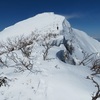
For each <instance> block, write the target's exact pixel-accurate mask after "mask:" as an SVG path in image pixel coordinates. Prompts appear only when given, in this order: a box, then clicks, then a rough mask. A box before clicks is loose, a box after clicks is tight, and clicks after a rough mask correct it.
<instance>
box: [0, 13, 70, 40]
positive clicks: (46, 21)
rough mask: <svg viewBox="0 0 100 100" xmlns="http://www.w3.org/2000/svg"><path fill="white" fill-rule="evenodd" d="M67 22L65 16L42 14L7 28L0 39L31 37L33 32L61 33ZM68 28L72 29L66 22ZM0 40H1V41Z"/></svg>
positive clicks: (0, 35) (1, 33)
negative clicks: (64, 22)
mask: <svg viewBox="0 0 100 100" xmlns="http://www.w3.org/2000/svg"><path fill="white" fill-rule="evenodd" d="M64 20H65V18H64V17H63V16H60V15H57V14H54V13H42V14H38V15H36V16H34V17H32V18H29V19H26V20H23V21H20V22H18V23H16V24H15V25H12V26H10V27H7V28H5V29H4V30H3V31H2V32H0V38H1V39H5V38H7V37H12V36H17V35H22V34H24V35H29V34H30V33H32V32H35V33H38V34H46V33H51V32H52V33H59V31H61V30H62V29H63V26H62V23H63V21H64ZM66 26H67V27H70V24H69V22H66ZM1 39H0V40H1Z"/></svg>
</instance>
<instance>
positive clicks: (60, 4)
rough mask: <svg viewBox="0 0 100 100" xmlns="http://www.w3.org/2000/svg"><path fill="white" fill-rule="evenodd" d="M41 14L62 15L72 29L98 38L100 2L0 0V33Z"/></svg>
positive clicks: (97, 0)
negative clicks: (52, 13)
mask: <svg viewBox="0 0 100 100" xmlns="http://www.w3.org/2000/svg"><path fill="white" fill-rule="evenodd" d="M43 12H54V13H56V14H60V15H64V16H65V17H66V18H67V19H68V21H69V22H70V24H71V25H72V27H74V28H77V29H80V30H82V31H85V32H86V33H87V34H89V35H90V36H93V37H96V38H100V0H0V31H2V30H3V29H4V28H6V27H8V26H11V25H13V24H15V23H17V22H19V21H21V20H25V19H27V18H30V17H32V16H35V15H36V14H39V13H43Z"/></svg>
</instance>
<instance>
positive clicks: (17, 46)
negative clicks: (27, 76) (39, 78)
mask: <svg viewBox="0 0 100 100" xmlns="http://www.w3.org/2000/svg"><path fill="white" fill-rule="evenodd" d="M37 38H38V35H36V34H34V33H32V34H31V35H29V36H26V37H25V36H23V35H22V36H19V37H15V38H13V39H10V38H9V39H7V42H1V43H0V66H3V67H4V66H6V67H11V66H14V67H16V68H17V69H19V70H20V71H23V70H25V69H27V70H31V69H32V67H33V60H34V59H33V58H32V55H31V54H32V50H33V46H34V43H35V42H36V41H37Z"/></svg>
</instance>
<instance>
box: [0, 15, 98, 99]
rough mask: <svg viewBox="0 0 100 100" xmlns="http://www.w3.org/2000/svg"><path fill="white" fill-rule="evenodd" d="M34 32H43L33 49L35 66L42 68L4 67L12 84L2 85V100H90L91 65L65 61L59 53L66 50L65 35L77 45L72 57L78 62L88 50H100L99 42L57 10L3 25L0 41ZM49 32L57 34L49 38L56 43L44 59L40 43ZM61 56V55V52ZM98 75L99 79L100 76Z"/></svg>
mask: <svg viewBox="0 0 100 100" xmlns="http://www.w3.org/2000/svg"><path fill="white" fill-rule="evenodd" d="M32 32H34V33H35V34H38V35H39V36H40V37H39V39H40V42H38V43H35V47H34V48H33V49H34V50H33V52H32V55H34V57H35V59H34V65H33V70H34V69H36V70H38V71H39V72H36V73H32V72H30V71H28V70H25V71H24V72H20V73H15V72H14V71H15V68H14V67H9V68H6V67H3V68H2V67H1V69H0V76H6V77H8V78H9V79H10V80H8V85H9V86H6V87H5V86H1V87H0V100H91V96H92V93H93V92H95V91H96V88H95V87H94V84H93V83H92V82H91V81H90V80H87V79H86V77H87V76H91V73H92V71H91V70H90V68H89V67H87V66H82V65H81V66H78V65H76V66H75V65H70V64H68V63H65V62H62V61H61V60H60V59H59V57H58V56H57V53H58V52H60V51H65V50H66V48H65V46H64V39H65V41H66V40H71V41H72V45H73V47H74V52H73V54H72V55H71V57H72V58H73V59H74V60H76V62H77V61H81V60H82V59H83V57H84V54H83V52H85V53H87V54H91V53H96V52H99V51H100V42H98V41H97V40H95V39H93V38H92V37H90V36H88V35H87V34H86V33H85V32H82V31H80V30H77V29H74V28H72V27H71V25H70V23H69V22H68V21H67V20H66V19H65V17H63V16H61V15H57V14H54V13H42V14H38V15H36V16H34V17H32V18H29V19H26V20H24V21H21V22H18V23H16V24H15V25H12V26H10V27H8V28H6V29H4V30H3V31H2V32H0V41H6V40H7V38H12V37H13V38H15V37H16V36H20V35H23V34H24V35H25V36H28V35H30V34H31V33H32ZM48 33H52V34H57V35H58V36H57V37H56V38H50V40H48V38H47V41H49V42H51V44H53V47H52V48H50V50H49V52H48V56H47V58H48V60H45V61H44V60H43V50H44V47H43V46H41V45H40V44H41V43H43V42H44V41H42V38H43V36H45V35H46V34H48ZM15 52H16V53H17V51H15ZM19 55H20V54H19ZM59 56H60V57H61V56H62V55H61V53H59ZM0 57H1V56H0ZM9 63H10V62H9ZM95 79H96V80H97V81H98V83H100V78H97V77H95ZM98 100H100V99H98Z"/></svg>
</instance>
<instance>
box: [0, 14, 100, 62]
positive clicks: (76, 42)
mask: <svg viewBox="0 0 100 100" xmlns="http://www.w3.org/2000/svg"><path fill="white" fill-rule="evenodd" d="M32 32H34V33H35V34H40V35H45V34H49V33H52V34H58V35H59V36H58V37H57V38H55V40H59V41H57V42H58V44H61V43H60V42H62V41H63V40H64V39H65V40H66V41H69V42H70V43H72V45H73V47H74V49H75V50H74V53H73V57H74V58H75V59H76V58H77V59H81V60H82V59H83V56H84V55H83V52H86V53H87V54H91V53H93V52H99V51H100V43H99V42H98V41H97V40H95V39H93V38H91V37H90V36H88V35H87V34H86V33H85V32H83V31H80V30H77V29H74V28H72V27H71V25H70V23H69V22H68V21H67V20H66V19H65V17H64V16H61V15H57V14H54V13H52V12H51V13H42V14H38V15H36V16H34V17H32V18H29V19H26V20H23V21H21V22H18V23H16V24H15V25H12V26H10V27H8V28H5V29H4V30H3V31H2V32H0V40H6V39H7V38H12V37H16V36H20V35H25V36H28V35H29V34H31V33H32ZM64 43H65V42H64ZM65 44H66V43H65Z"/></svg>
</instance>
